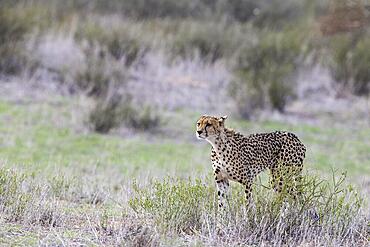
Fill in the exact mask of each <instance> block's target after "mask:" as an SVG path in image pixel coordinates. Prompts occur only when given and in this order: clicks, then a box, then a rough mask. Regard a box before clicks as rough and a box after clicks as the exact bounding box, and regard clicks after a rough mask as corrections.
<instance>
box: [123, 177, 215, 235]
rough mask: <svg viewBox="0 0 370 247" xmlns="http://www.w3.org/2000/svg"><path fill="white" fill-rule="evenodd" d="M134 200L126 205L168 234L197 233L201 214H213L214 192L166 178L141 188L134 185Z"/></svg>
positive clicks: (182, 181) (200, 185)
mask: <svg viewBox="0 0 370 247" xmlns="http://www.w3.org/2000/svg"><path fill="white" fill-rule="evenodd" d="M133 189H134V192H135V196H134V197H133V198H131V199H130V201H129V205H130V206H131V208H132V209H133V210H134V211H135V212H137V213H144V214H149V215H151V216H153V217H154V220H155V221H156V223H157V224H158V225H159V226H160V227H161V228H162V229H163V230H164V231H168V232H176V233H181V232H187V233H190V232H192V231H197V230H199V229H200V228H201V225H202V215H203V213H204V210H206V211H208V210H212V208H213V200H210V198H212V197H213V194H214V189H213V187H210V186H207V185H205V184H203V183H202V182H201V181H200V180H196V181H195V182H191V181H186V180H177V179H171V178H167V179H165V180H164V181H162V182H160V181H154V182H153V183H152V184H151V185H150V187H147V188H141V187H139V185H138V184H137V183H136V182H134V183H133Z"/></svg>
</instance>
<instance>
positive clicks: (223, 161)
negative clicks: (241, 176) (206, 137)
mask: <svg viewBox="0 0 370 247" xmlns="http://www.w3.org/2000/svg"><path fill="white" fill-rule="evenodd" d="M217 167H218V168H219V170H220V172H219V176H221V177H223V178H227V179H230V180H235V181H237V180H238V179H237V177H238V176H237V175H238V173H240V171H241V167H240V168H239V166H238V162H237V160H235V159H234V158H232V157H230V156H229V157H227V156H224V155H222V154H221V155H218V165H217Z"/></svg>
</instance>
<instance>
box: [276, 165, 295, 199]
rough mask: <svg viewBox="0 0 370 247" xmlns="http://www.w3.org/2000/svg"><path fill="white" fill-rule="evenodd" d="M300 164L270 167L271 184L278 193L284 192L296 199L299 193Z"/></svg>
mask: <svg viewBox="0 0 370 247" xmlns="http://www.w3.org/2000/svg"><path fill="white" fill-rule="evenodd" d="M301 173H302V166H298V167H295V166H289V167H280V168H273V169H271V185H272V186H273V188H274V190H275V191H276V192H278V193H280V194H281V193H282V192H285V193H287V194H289V195H291V196H292V197H293V199H296V198H297V196H299V195H300V192H299V184H300V183H301V180H302V174H301Z"/></svg>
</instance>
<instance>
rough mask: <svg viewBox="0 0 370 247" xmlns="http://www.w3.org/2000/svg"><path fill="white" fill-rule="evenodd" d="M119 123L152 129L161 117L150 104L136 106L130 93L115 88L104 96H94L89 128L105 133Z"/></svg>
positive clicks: (137, 128)
mask: <svg viewBox="0 0 370 247" xmlns="http://www.w3.org/2000/svg"><path fill="white" fill-rule="evenodd" d="M113 90H117V88H116V89H113ZM121 91H122V90H121ZM121 124H125V125H127V126H128V127H130V128H133V129H136V130H140V131H153V130H155V129H157V128H158V127H159V125H160V124H161V117H160V115H159V114H158V112H156V111H155V110H154V109H153V108H152V107H150V106H146V105H144V106H142V107H137V106H135V105H134V104H132V102H131V95H130V94H128V93H127V92H118V90H117V91H115V92H113V93H112V94H111V95H108V96H107V97H106V98H102V97H99V98H96V99H95V102H94V107H93V108H92V109H91V110H90V112H89V115H88V125H89V126H90V128H91V129H92V130H94V131H96V132H99V133H107V132H109V131H110V130H111V129H113V128H115V127H119V126H120V125H121Z"/></svg>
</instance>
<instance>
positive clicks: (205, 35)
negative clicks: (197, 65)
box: [170, 21, 246, 62]
mask: <svg viewBox="0 0 370 247" xmlns="http://www.w3.org/2000/svg"><path fill="white" fill-rule="evenodd" d="M243 31H245V30H243ZM243 31H242V30H241V28H240V26H238V25H235V26H234V27H233V28H231V27H227V28H226V23H221V24H220V23H216V22H205V23H199V22H188V21H187V22H182V23H181V24H179V26H178V28H177V31H176V32H177V34H176V35H175V36H174V38H173V39H172V40H170V42H171V44H170V45H171V47H172V48H171V55H172V56H180V57H182V58H193V57H194V56H196V55H199V56H200V58H202V59H204V60H206V61H209V62H215V61H216V60H218V59H220V58H223V57H230V56H232V55H234V53H235V51H236V50H237V49H238V48H239V47H240V46H241V44H242V42H245V40H244V39H246V36H245V35H243V34H242V33H243Z"/></svg>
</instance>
